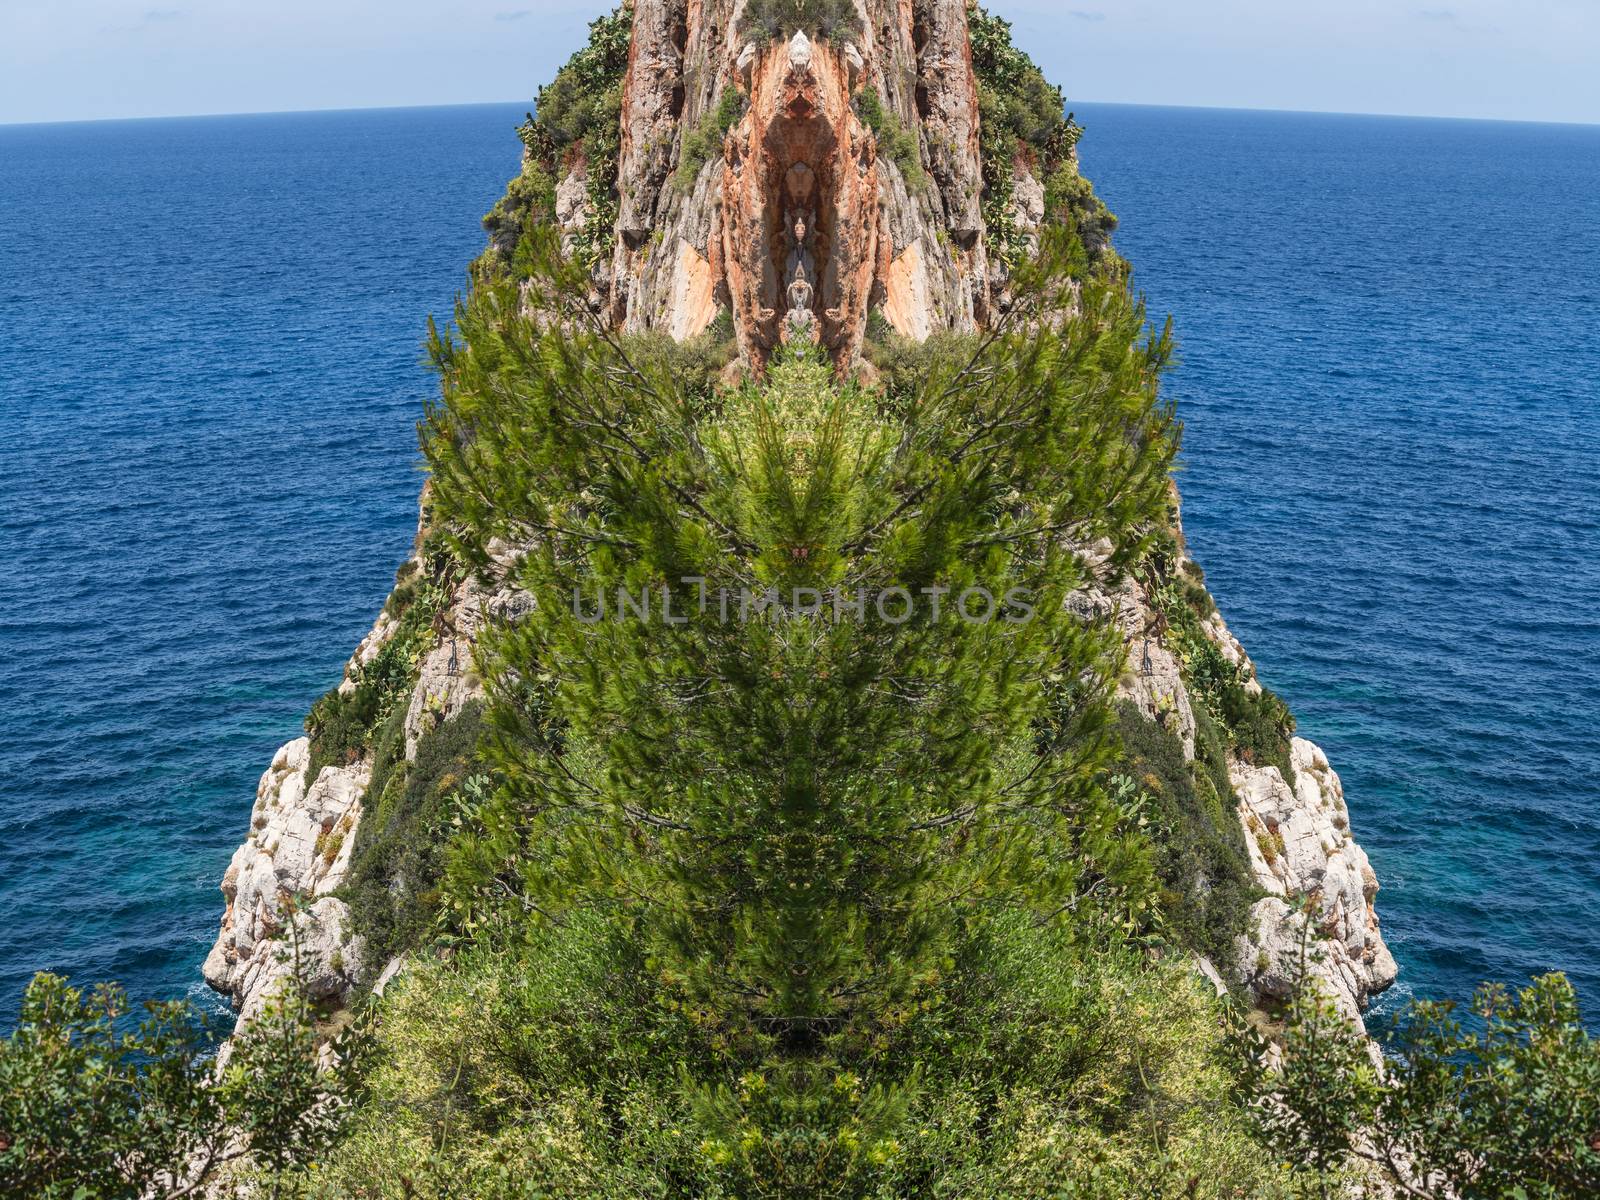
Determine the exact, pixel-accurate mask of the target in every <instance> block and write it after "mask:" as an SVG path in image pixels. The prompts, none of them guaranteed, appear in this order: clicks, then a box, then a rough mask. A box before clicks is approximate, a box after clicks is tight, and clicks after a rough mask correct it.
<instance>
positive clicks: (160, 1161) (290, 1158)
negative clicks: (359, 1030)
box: [0, 975, 360, 1200]
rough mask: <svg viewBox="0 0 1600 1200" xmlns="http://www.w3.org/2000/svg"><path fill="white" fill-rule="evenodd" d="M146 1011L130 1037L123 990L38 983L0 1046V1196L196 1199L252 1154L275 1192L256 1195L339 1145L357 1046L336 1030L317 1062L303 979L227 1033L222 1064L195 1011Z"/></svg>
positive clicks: (176, 1005) (160, 1007) (150, 1007)
mask: <svg viewBox="0 0 1600 1200" xmlns="http://www.w3.org/2000/svg"><path fill="white" fill-rule="evenodd" d="M145 1008H146V1017H145V1019H144V1020H143V1021H142V1022H141V1023H140V1024H139V1025H138V1027H137V1028H136V1029H133V1030H131V1031H129V1030H128V1029H127V1028H126V1025H127V1022H126V1021H125V1018H126V1017H127V1016H128V1004H127V999H126V997H125V995H124V994H123V992H122V991H121V989H119V988H117V987H114V986H110V985H102V986H100V987H98V988H96V989H95V990H94V991H93V992H92V993H88V994H86V993H84V992H83V991H81V990H80V989H78V988H73V987H69V986H67V983H66V981H65V980H63V979H61V978H60V977H59V976H55V975H38V976H36V977H35V978H34V980H33V982H32V983H31V984H30V985H29V987H28V990H27V992H26V993H25V994H24V996H23V1000H22V1014H21V1020H20V1022H19V1024H18V1026H17V1029H16V1032H14V1033H13V1034H12V1035H11V1036H10V1037H9V1038H7V1039H5V1040H4V1041H0V1193H3V1194H4V1195H6V1196H8V1197H11V1196H15V1197H19V1198H20V1197H28V1198H29V1200H139V1198H140V1197H144V1196H164V1197H165V1196H181V1195H191V1194H196V1193H197V1191H198V1189H200V1188H201V1186H202V1185H206V1184H210V1185H212V1186H219V1184H218V1179H219V1175H220V1174H221V1173H222V1172H224V1171H231V1170H235V1169H237V1168H238V1166H239V1165H240V1164H241V1163H243V1162H245V1161H248V1162H249V1163H250V1165H251V1169H252V1171H253V1172H254V1173H255V1174H256V1175H257V1176H258V1178H263V1180H264V1182H265V1183H266V1186H267V1188H268V1189H270V1190H269V1191H264V1192H263V1193H262V1194H271V1195H278V1194H279V1189H280V1187H281V1186H282V1185H283V1184H284V1183H285V1182H292V1181H293V1180H294V1179H296V1178H297V1177H299V1176H301V1175H302V1171H301V1169H300V1168H302V1167H303V1166H304V1164H306V1163H309V1162H311V1161H313V1160H315V1159H317V1158H319V1157H321V1155H322V1154H323V1153H324V1152H325V1151H326V1150H327V1149H328V1147H329V1146H331V1145H332V1144H333V1143H334V1141H335V1140H336V1137H337V1135H338V1133H339V1131H340V1128H341V1126H342V1124H343V1121H344V1117H345V1115H346V1113H347V1106H348V1101H349V1100H350V1099H351V1098H352V1097H353V1095H354V1091H353V1081H354V1079H355V1076H356V1074H357V1073H358V1069H359V1063H360V1060H359V1054H358V1051H359V1049H360V1043H359V1041H358V1040H357V1039H356V1038H354V1037H353V1036H344V1037H341V1038H340V1039H338V1040H337V1044H336V1047H335V1055H334V1059H333V1065H332V1066H331V1067H330V1068H329V1069H327V1070H321V1069H319V1067H318V1065H317V1057H318V1055H317V1051H318V1045H319V1036H318V1032H317V1028H316V1023H315V1012H314V1010H313V1008H312V1006H311V1003H310V1001H309V1000H308V999H307V997H306V994H305V992H304V990H303V988H302V987H301V986H299V984H298V980H295V979H291V980H290V981H289V983H288V985H286V986H284V987H283V988H282V989H281V990H280V991H279V992H278V993H277V995H276V996H275V997H274V998H273V999H271V1000H270V1001H269V1002H268V1004H267V1007H266V1009H265V1010H264V1012H263V1013H262V1014H261V1016H260V1017H259V1019H258V1020H257V1021H256V1022H255V1023H254V1024H253V1025H252V1026H251V1027H250V1029H249V1030H248V1031H246V1032H245V1033H244V1034H242V1035H240V1036H238V1037H236V1038H235V1039H234V1043H233V1053H232V1057H231V1058H230V1059H229V1061H228V1064H227V1067H226V1069H225V1070H223V1071H221V1072H218V1071H217V1070H216V1065H215V1063H214V1061H213V1059H212V1056H211V1050H212V1047H213V1044H214V1042H213V1037H212V1034H211V1032H210V1031H209V1030H207V1029H206V1027H205V1024H204V1022H203V1020H202V1018H201V1016H200V1014H199V1012H198V1011H197V1010H196V1009H195V1008H194V1007H193V1006H192V1005H190V1004H188V1003H182V1002H168V1003H161V1004H147V1005H146V1006H145ZM206 1194H210V1193H206ZM216 1194H222V1193H221V1192H220V1191H219V1192H218V1193H216ZM228 1194H231V1192H230V1193H228Z"/></svg>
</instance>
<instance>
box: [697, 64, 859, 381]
mask: <svg viewBox="0 0 1600 1200" xmlns="http://www.w3.org/2000/svg"><path fill="white" fill-rule="evenodd" d="M775 51H776V52H771V53H767V54H764V55H762V56H761V57H760V58H759V59H757V60H756V61H755V62H754V63H753V64H752V67H751V70H750V73H749V76H748V79H747V80H745V81H742V82H746V84H747V86H748V88H749V108H748V110H747V112H746V113H745V116H744V119H743V120H742V121H741V122H740V123H739V125H738V126H737V127H736V128H735V129H734V130H733V132H732V133H731V134H730V135H729V136H728V138H727V141H726V143H725V153H726V160H727V170H726V172H725V174H724V175H723V183H722V245H723V269H724V271H725V274H726V279H727V287H728V293H729V296H730V298H731V300H732V306H733V314H734V328H735V330H736V331H737V332H738V335H739V341H740V349H741V350H742V351H743V352H744V355H745V357H746V358H747V359H749V361H750V363H751V365H752V366H753V367H755V368H756V369H757V370H760V368H761V366H762V365H763V364H764V363H765V362H766V360H767V358H768V356H769V355H770V354H771V353H772V351H773V349H774V348H776V347H777V346H778V345H779V344H780V343H783V342H789V341H794V340H797V339H798V340H805V341H811V342H816V343H820V344H821V345H822V346H823V347H825V348H826V349H827V350H828V352H829V354H830V355H832V356H833V358H834V360H835V361H836V362H841V363H845V362H849V361H851V360H853V359H854V357H855V355H856V354H857V353H858V352H859V350H860V347H861V337H862V333H863V331H864V329H865V326H866V315H867V301H868V298H869V296H870V294H871V291H872V286H873V282H874V278H875V274H876V267H877V262H878V254H877V241H878V226H879V220H878V171H877V143H876V140H875V139H874V137H873V135H872V134H871V132H870V131H869V130H867V129H866V128H865V127H864V126H863V125H862V124H861V121H860V120H859V119H858V118H857V117H856V114H855V112H854V110H853V109H852V107H851V103H850V102H851V93H852V86H851V84H852V80H851V70H850V67H849V64H848V63H847V61H846V59H845V55H844V53H842V52H841V51H839V50H838V49H835V48H834V47H833V46H830V45H816V44H813V43H812V42H810V41H809V40H808V39H807V38H806V36H805V35H804V34H803V33H798V34H796V35H795V36H794V38H793V39H792V40H791V41H789V42H788V43H787V44H785V45H782V46H779V47H776V48H775Z"/></svg>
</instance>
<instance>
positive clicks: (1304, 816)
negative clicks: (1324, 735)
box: [1230, 738, 1398, 1018]
mask: <svg viewBox="0 0 1600 1200" xmlns="http://www.w3.org/2000/svg"><path fill="white" fill-rule="evenodd" d="M1290 764H1291V765H1292V767H1293V768H1294V775H1295V785H1294V787H1293V788H1292V789H1291V788H1290V787H1289V785H1288V784H1287V783H1286V782H1285V780H1284V778H1283V775H1282V773H1281V772H1280V771H1279V770H1278V768H1277V767H1271V766H1269V767H1257V766H1250V765H1247V764H1243V763H1234V764H1233V765H1232V768H1231V770H1230V775H1231V777H1232V781H1233V787H1234V792H1235V794H1236V795H1237V796H1238V799H1239V819H1240V821H1241V822H1242V823H1243V825H1244V828H1245V844H1246V847H1247V848H1248V850H1249V852H1250V863H1251V867H1252V870H1253V872H1254V874H1255V877H1256V882H1257V883H1258V884H1259V885H1260V886H1261V887H1262V888H1263V889H1264V890H1265V891H1267V892H1269V893H1271V895H1269V896H1268V897H1267V898H1265V899H1263V900H1259V901H1257V902H1256V905H1255V906H1254V908H1253V909H1252V913H1251V927H1252V930H1253V931H1254V932H1255V933H1256V935H1257V936H1256V938H1255V939H1254V944H1253V947H1249V946H1247V947H1245V948H1242V949H1241V951H1240V954H1239V969H1240V973H1241V982H1244V983H1246V984H1247V985H1248V986H1249V987H1250V988H1251V989H1252V991H1253V992H1254V993H1255V994H1256V995H1257V997H1258V998H1260V999H1263V1000H1281V999H1282V998H1283V997H1284V995H1286V994H1287V993H1286V992H1284V991H1283V980H1284V978H1285V976H1284V974H1283V970H1284V967H1285V964H1286V963H1287V962H1288V960H1287V959H1285V958H1284V955H1285V954H1286V953H1287V951H1288V949H1289V948H1293V949H1295V951H1296V953H1298V943H1299V929H1300V925H1301V923H1303V921H1304V920H1305V918H1304V917H1302V916H1301V915H1300V914H1299V912H1298V911H1297V908H1298V906H1300V905H1304V906H1305V908H1306V910H1307V911H1308V913H1309V915H1310V919H1311V921H1312V923H1313V934H1314V938H1315V941H1316V942H1317V947H1318V950H1319V953H1320V956H1321V961H1320V965H1318V966H1317V967H1315V968H1313V970H1314V973H1315V974H1317V975H1319V976H1321V977H1322V978H1324V980H1325V981H1326V983H1327V984H1328V987H1329V990H1330V991H1331V992H1332V993H1333V994H1334V996H1335V998H1336V999H1337V1000H1338V1001H1339V1002H1340V1008H1341V1011H1344V1012H1346V1014H1347V1015H1349V1016H1351V1017H1353V1018H1354V1017H1355V1016H1356V1015H1357V1014H1359V1013H1360V1012H1361V1011H1362V1010H1363V1009H1365V1008H1366V1006H1367V1001H1368V998H1369V997H1370V996H1372V995H1374V994H1375V993H1377V992H1380V991H1382V990H1383V989H1384V988H1386V987H1388V986H1389V985H1390V984H1391V983H1393V982H1394V979H1395V976H1396V974H1397V973H1398V967H1397V966H1396V965H1395V961H1394V956H1393V955H1392V954H1390V952H1389V948H1388V946H1387V945H1386V944H1385V943H1384V940H1383V934H1382V933H1381V931H1380V930H1379V926H1378V914H1377V910H1376V908H1375V906H1374V904H1373V898H1374V897H1375V896H1376V895H1377V892H1378V878H1377V875H1376V874H1375V873H1374V872H1373V870H1372V865H1371V863H1370V862H1369V861H1368V860H1367V855H1366V852H1365V851H1363V850H1362V849H1361V847H1360V846H1359V845H1358V844H1357V843H1356V841H1355V839H1354V838H1353V837H1352V836H1351V834H1350V814H1349V811H1348V810H1347V809H1346V807H1345V800H1344V789H1343V787H1342V786H1341V785H1340V782H1339V777H1338V775H1336V774H1335V773H1334V771H1333V768H1332V767H1330V766H1329V765H1328V759H1327V756H1326V755H1325V754H1324V753H1323V752H1322V750H1321V749H1320V748H1319V747H1318V746H1316V745H1315V744H1314V743H1312V742H1309V741H1307V740H1306V739H1304V738H1294V739H1293V740H1292V741H1291V742H1290ZM1263 960H1264V961H1263Z"/></svg>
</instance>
